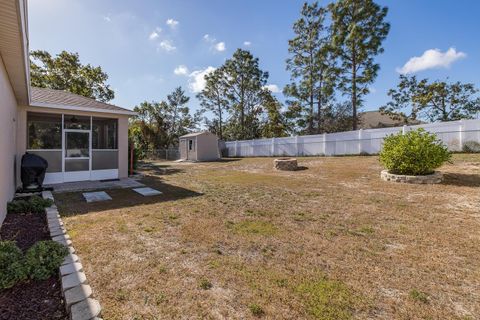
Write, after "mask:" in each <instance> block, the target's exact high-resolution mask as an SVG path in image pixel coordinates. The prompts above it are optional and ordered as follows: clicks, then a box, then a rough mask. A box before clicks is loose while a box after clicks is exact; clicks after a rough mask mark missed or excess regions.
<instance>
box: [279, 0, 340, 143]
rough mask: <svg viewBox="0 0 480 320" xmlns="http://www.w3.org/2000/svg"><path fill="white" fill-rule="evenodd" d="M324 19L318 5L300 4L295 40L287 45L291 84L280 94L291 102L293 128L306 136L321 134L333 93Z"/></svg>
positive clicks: (328, 37) (333, 73)
mask: <svg viewBox="0 0 480 320" xmlns="http://www.w3.org/2000/svg"><path fill="white" fill-rule="evenodd" d="M326 18H327V10H326V9H325V8H322V7H319V5H318V2H314V3H312V4H308V3H304V5H303V7H302V11H301V17H300V19H299V20H297V21H296V22H295V23H294V25H293V31H294V33H295V37H294V38H293V39H291V40H289V42H288V44H289V48H288V52H289V53H290V57H289V58H288V59H287V70H288V71H290V72H291V80H292V83H291V84H289V85H287V86H286V87H285V89H284V94H285V95H287V96H289V97H291V98H293V100H292V99H290V100H287V103H288V104H289V107H290V109H291V112H290V114H291V115H292V116H295V117H297V118H301V119H298V121H297V126H299V127H300V129H301V131H305V132H306V133H307V134H313V133H321V132H323V131H324V129H322V126H323V123H322V122H323V120H322V119H323V116H324V115H325V114H324V112H323V110H324V109H325V108H326V107H327V105H328V104H329V103H330V102H331V100H332V97H333V93H334V83H335V76H336V68H335V57H334V55H333V52H332V50H331V45H330V44H331V33H330V31H331V30H330V28H329V27H328V26H327V25H326V22H325V20H326ZM315 106H316V109H317V110H316V112H315Z"/></svg>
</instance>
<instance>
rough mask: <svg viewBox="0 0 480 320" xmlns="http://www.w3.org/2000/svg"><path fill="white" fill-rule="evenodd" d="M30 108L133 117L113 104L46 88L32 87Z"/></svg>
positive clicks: (126, 110)
mask: <svg viewBox="0 0 480 320" xmlns="http://www.w3.org/2000/svg"><path fill="white" fill-rule="evenodd" d="M31 94H32V98H31V102H30V105H31V106H35V107H48V108H58V109H69V110H78V111H91V112H104V113H117V114H126V115H135V114H136V113H135V112H133V111H132V110H128V109H125V108H121V107H118V106H115V105H113V104H109V103H105V102H100V101H97V100H95V99H92V98H87V97H84V96H81V95H78V94H74V93H71V92H68V91H63V90H55V89H48V88H37V87H32V89H31Z"/></svg>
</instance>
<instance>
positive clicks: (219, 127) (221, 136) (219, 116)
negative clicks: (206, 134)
mask: <svg viewBox="0 0 480 320" xmlns="http://www.w3.org/2000/svg"><path fill="white" fill-rule="evenodd" d="M218 135H219V138H220V140H223V131H222V107H218Z"/></svg>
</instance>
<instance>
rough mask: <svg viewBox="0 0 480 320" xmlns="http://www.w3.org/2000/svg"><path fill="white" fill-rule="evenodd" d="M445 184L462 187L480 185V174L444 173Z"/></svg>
mask: <svg viewBox="0 0 480 320" xmlns="http://www.w3.org/2000/svg"><path fill="white" fill-rule="evenodd" d="M443 178H444V179H443V182H442V183H443V184H447V185H452V186H461V187H480V174H468V173H444V174H443Z"/></svg>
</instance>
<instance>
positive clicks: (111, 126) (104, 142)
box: [92, 117, 118, 170]
mask: <svg viewBox="0 0 480 320" xmlns="http://www.w3.org/2000/svg"><path fill="white" fill-rule="evenodd" d="M109 169H118V119H110V118H98V117H94V118H93V119H92V170H109Z"/></svg>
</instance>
